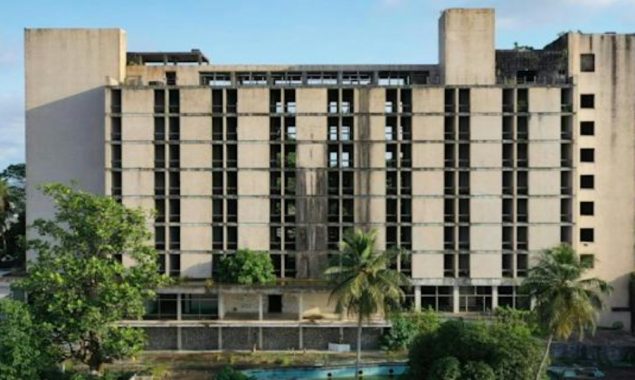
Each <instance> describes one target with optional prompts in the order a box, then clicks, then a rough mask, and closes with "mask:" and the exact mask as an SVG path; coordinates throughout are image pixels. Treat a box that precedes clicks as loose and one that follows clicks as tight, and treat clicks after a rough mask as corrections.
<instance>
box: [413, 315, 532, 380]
mask: <svg viewBox="0 0 635 380" xmlns="http://www.w3.org/2000/svg"><path fill="white" fill-rule="evenodd" d="M408 357H409V364H410V372H411V375H412V378H413V379H427V378H428V377H429V376H432V374H433V373H436V372H433V371H438V370H439V365H440V364H435V363H437V361H439V360H441V359H444V358H447V357H454V358H456V359H457V360H458V361H459V363H460V364H461V367H464V366H466V365H467V363H468V362H483V363H485V364H487V365H488V366H489V367H491V369H492V370H493V371H494V373H495V376H496V378H497V379H501V380H529V379H532V378H533V376H534V375H535V373H536V369H537V368H538V366H539V363H540V358H541V357H542V344H541V341H540V340H539V339H538V338H536V337H534V336H532V335H531V331H530V330H529V328H528V327H527V326H526V325H522V324H520V323H514V324H507V323H501V322H496V323H489V324H486V323H481V322H465V321H462V320H448V321H445V322H443V323H442V324H441V326H440V327H439V328H438V329H437V330H434V331H432V332H429V333H423V334H420V335H419V336H417V337H416V338H415V339H414V341H413V342H412V344H411V345H410V349H409V353H408ZM435 368H436V369H435ZM442 368H445V366H443V367H442ZM463 369H464V368H463ZM460 372H461V373H462V372H463V370H461V371H460Z"/></svg>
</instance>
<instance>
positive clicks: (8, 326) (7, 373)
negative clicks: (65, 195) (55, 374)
mask: <svg viewBox="0 0 635 380" xmlns="http://www.w3.org/2000/svg"><path fill="white" fill-rule="evenodd" d="M44 336H45V334H43V331H41V329H40V328H39V327H38V326H36V325H34V323H33V320H32V318H31V314H30V313H29V310H28V309H27V307H26V305H24V304H23V303H22V302H18V301H13V300H9V299H3V300H0V380H30V379H39V378H40V373H41V371H42V370H44V369H45V368H47V367H48V366H50V365H51V364H52V357H51V355H49V352H48V351H47V347H48V345H47V343H46V342H45V341H44V338H43V337H44Z"/></svg>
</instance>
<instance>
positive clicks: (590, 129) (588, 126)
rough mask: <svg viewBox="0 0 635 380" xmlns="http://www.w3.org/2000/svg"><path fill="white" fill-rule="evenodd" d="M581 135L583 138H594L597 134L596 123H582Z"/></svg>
mask: <svg viewBox="0 0 635 380" xmlns="http://www.w3.org/2000/svg"><path fill="white" fill-rule="evenodd" d="M580 134H581V135H582V136H593V135H594V134H595V122H593V121H581V122H580Z"/></svg>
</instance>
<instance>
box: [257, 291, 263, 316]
mask: <svg viewBox="0 0 635 380" xmlns="http://www.w3.org/2000/svg"><path fill="white" fill-rule="evenodd" d="M263 317H264V310H263V307H262V294H258V320H259V321H262V320H263V319H264V318H263Z"/></svg>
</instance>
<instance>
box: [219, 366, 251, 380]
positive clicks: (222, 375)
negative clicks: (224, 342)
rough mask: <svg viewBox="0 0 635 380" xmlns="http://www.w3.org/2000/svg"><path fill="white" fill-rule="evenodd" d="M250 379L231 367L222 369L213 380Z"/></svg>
mask: <svg viewBox="0 0 635 380" xmlns="http://www.w3.org/2000/svg"><path fill="white" fill-rule="evenodd" d="M250 379H251V378H250V377H249V376H247V375H245V374H244V373H242V372H240V371H237V370H235V369H233V368H232V367H223V369H221V370H220V371H219V372H218V373H217V374H216V376H215V377H214V380H250Z"/></svg>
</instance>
